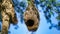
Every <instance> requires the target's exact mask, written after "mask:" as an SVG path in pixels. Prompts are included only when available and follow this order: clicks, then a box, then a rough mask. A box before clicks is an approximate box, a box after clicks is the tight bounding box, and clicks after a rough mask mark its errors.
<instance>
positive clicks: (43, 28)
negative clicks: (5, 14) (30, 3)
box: [9, 0, 60, 34]
mask: <svg viewBox="0 0 60 34" xmlns="http://www.w3.org/2000/svg"><path fill="white" fill-rule="evenodd" d="M18 1H19V2H21V1H24V2H26V3H27V0H18ZM38 11H39V15H40V22H39V27H38V30H37V31H36V32H34V34H60V31H59V30H57V29H56V28H54V27H53V28H52V29H49V26H50V23H47V21H46V19H45V17H44V13H43V9H42V8H41V7H40V6H39V5H38ZM15 12H16V11H15ZM16 14H17V19H18V24H17V25H13V24H10V28H9V34H31V32H29V31H28V29H27V27H26V25H25V23H24V22H23V24H21V22H20V19H21V18H20V13H18V12H16ZM55 16H57V14H55ZM55 16H52V17H51V20H52V23H54V24H57V20H56V19H55Z"/></svg>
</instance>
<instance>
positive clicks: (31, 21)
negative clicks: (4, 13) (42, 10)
mask: <svg viewBox="0 0 60 34" xmlns="http://www.w3.org/2000/svg"><path fill="white" fill-rule="evenodd" d="M24 21H25V24H26V26H27V28H28V30H29V31H36V30H37V28H38V26H39V21H40V19H39V13H38V10H37V9H36V8H35V6H34V4H33V3H32V2H31V3H30V4H28V7H27V9H26V11H25V12H24Z"/></svg>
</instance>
